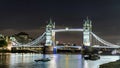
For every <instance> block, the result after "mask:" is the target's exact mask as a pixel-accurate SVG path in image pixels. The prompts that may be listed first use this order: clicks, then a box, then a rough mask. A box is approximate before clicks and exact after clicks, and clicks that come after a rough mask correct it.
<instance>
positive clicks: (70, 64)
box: [0, 53, 120, 68]
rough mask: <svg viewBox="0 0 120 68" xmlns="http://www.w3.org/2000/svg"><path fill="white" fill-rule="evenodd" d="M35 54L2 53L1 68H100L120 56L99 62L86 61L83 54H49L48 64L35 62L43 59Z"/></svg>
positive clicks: (102, 59)
mask: <svg viewBox="0 0 120 68" xmlns="http://www.w3.org/2000/svg"><path fill="white" fill-rule="evenodd" d="M42 56H43V55H42V54H35V53H0V68H99V65H100V64H104V63H108V62H111V61H116V60H118V59H120V56H108V55H107V56H100V59H99V60H95V61H91V60H84V59H83V58H82V55H81V54H47V55H46V56H47V57H49V58H51V61H48V62H35V61H34V60H35V59H39V58H42Z"/></svg>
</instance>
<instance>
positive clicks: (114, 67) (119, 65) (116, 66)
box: [100, 60, 120, 68]
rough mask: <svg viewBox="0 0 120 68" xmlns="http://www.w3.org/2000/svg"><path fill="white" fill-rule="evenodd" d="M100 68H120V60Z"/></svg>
mask: <svg viewBox="0 0 120 68" xmlns="http://www.w3.org/2000/svg"><path fill="white" fill-rule="evenodd" d="M100 68H120V60H117V61H115V62H110V63H106V64H102V65H100Z"/></svg>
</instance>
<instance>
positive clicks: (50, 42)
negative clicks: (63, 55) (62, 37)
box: [13, 18, 120, 51]
mask: <svg viewBox="0 0 120 68" xmlns="http://www.w3.org/2000/svg"><path fill="white" fill-rule="evenodd" d="M72 31H77V32H82V34H83V45H84V46H88V47H94V48H120V46H119V45H115V44H112V43H110V42H107V41H105V40H104V39H102V38H100V37H99V36H97V35H96V34H94V33H93V32H92V21H91V20H90V19H88V18H87V19H86V20H85V21H84V24H83V28H65V29H55V23H53V22H52V20H50V21H49V24H48V25H46V31H45V32H44V33H43V34H42V35H41V36H39V37H38V38H37V39H35V40H34V41H32V42H29V43H27V44H21V43H19V42H17V40H15V39H14V40H13V41H14V42H13V47H34V46H35V47H36V46H38V44H39V43H41V42H42V41H44V40H45V47H46V48H47V50H48V51H52V50H53V47H56V43H55V35H56V33H57V32H72ZM93 38H95V39H96V40H97V41H98V42H100V43H101V44H102V46H101V45H100V44H94V45H99V46H94V45H93V43H92V40H93ZM103 45H104V46H103ZM39 46H40V47H43V45H39ZM57 47H58V48H60V47H59V46H57ZM74 47H75V46H74ZM78 48H81V46H79V47H78Z"/></svg>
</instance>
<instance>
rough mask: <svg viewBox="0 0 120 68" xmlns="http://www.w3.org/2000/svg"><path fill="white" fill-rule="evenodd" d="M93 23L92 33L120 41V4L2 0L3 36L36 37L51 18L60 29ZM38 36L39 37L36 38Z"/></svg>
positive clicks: (80, 0)
mask: <svg viewBox="0 0 120 68" xmlns="http://www.w3.org/2000/svg"><path fill="white" fill-rule="evenodd" d="M87 16H88V17H89V18H90V19H91V20H92V21H93V23H92V24H93V32H95V33H96V34H98V35H100V36H101V37H102V36H106V38H109V39H110V38H114V39H116V38H117V40H119V39H120V30H119V29H120V0H63V1H62V0H0V32H1V33H3V34H5V33H8V34H12V33H15V32H20V31H26V32H28V33H34V35H36V34H37V33H39V32H41V31H43V30H44V27H45V25H46V23H47V21H48V20H49V18H50V17H51V18H52V19H53V20H54V21H55V22H56V26H57V27H71V28H72V27H75V28H78V27H79V28H82V25H83V20H84V19H85V18H86V17H87ZM35 33H36V34H35Z"/></svg>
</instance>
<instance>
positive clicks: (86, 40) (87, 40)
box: [83, 17, 92, 46]
mask: <svg viewBox="0 0 120 68" xmlns="http://www.w3.org/2000/svg"><path fill="white" fill-rule="evenodd" d="M91 31H92V21H91V20H90V19H88V17H87V19H86V20H85V23H84V24H83V45H84V46H90V45H91V40H92V38H91V34H90V32H91Z"/></svg>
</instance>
